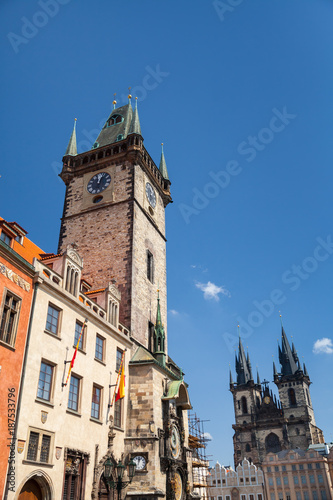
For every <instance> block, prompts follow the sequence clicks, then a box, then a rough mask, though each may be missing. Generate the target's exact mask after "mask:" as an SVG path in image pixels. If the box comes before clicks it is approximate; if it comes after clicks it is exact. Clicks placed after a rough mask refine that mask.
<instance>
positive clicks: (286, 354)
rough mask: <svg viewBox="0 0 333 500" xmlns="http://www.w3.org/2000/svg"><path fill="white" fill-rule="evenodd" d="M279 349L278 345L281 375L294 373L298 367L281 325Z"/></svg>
mask: <svg viewBox="0 0 333 500" xmlns="http://www.w3.org/2000/svg"><path fill="white" fill-rule="evenodd" d="M281 337H282V339H281V349H280V347H279V361H280V364H281V374H282V375H294V374H295V373H296V372H297V370H298V368H297V364H296V363H297V362H296V360H295V358H294V355H293V352H292V350H291V348H290V344H289V342H288V339H287V336H286V333H285V331H284V328H283V326H282V335H281Z"/></svg>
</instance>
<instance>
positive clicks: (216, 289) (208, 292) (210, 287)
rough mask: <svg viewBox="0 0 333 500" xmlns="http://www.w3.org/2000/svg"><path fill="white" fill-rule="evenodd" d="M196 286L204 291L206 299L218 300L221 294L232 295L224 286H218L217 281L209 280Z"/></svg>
mask: <svg viewBox="0 0 333 500" xmlns="http://www.w3.org/2000/svg"><path fill="white" fill-rule="evenodd" d="M195 286H196V287H197V288H199V290H201V291H202V292H203V293H204V298H205V299H206V300H210V299H213V300H216V301H219V300H220V297H219V295H220V294H222V295H225V296H226V297H230V292H229V290H227V289H226V288H225V287H223V286H217V285H215V283H212V282H211V281H208V282H207V283H196V284H195Z"/></svg>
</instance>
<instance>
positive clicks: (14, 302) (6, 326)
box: [0, 291, 21, 347]
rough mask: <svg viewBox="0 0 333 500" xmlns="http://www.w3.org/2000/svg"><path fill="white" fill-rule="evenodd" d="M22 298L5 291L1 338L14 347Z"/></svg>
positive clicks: (0, 328) (0, 330) (0, 325)
mask: <svg viewBox="0 0 333 500" xmlns="http://www.w3.org/2000/svg"><path fill="white" fill-rule="evenodd" d="M20 305H21V299H20V298H19V297H16V295H14V294H13V293H11V292H8V291H5V295H4V301H3V306H2V307H3V309H2V316H1V324H0V340H1V341H2V342H5V343H6V344H9V345H11V346H13V347H14V345H15V339H16V331H17V325H18V317H19V311H20Z"/></svg>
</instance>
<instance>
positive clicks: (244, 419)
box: [230, 338, 261, 464]
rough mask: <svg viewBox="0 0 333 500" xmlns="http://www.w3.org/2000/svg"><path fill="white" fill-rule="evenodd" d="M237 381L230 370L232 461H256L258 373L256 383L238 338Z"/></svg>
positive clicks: (259, 396)
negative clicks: (232, 414) (232, 403)
mask: <svg viewBox="0 0 333 500" xmlns="http://www.w3.org/2000/svg"><path fill="white" fill-rule="evenodd" d="M235 366H236V373H237V382H236V384H234V382H233V378H232V373H231V371H230V391H231V393H232V395H233V400H234V411H235V420H236V423H235V425H233V429H234V430H235V434H234V437H233V441H234V461H235V464H238V462H239V461H241V460H242V459H243V458H245V457H247V458H251V459H252V460H253V461H254V462H255V463H256V462H258V458H259V457H258V449H257V442H256V436H255V433H254V432H253V431H254V429H253V416H254V415H255V412H256V408H259V407H260V404H261V384H260V379H259V374H257V383H255V382H254V380H253V375H252V367H251V362H250V356H249V354H247V356H246V355H245V351H244V347H243V344H242V341H241V339H240V338H239V345H238V356H237V354H236V355H235Z"/></svg>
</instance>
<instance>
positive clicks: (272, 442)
mask: <svg viewBox="0 0 333 500" xmlns="http://www.w3.org/2000/svg"><path fill="white" fill-rule="evenodd" d="M265 445H266V452H267V453H270V452H271V453H278V452H279V451H281V444H280V440H279V438H278V436H277V435H276V434H274V433H273V432H271V433H270V434H268V436H267V437H266V439H265Z"/></svg>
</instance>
